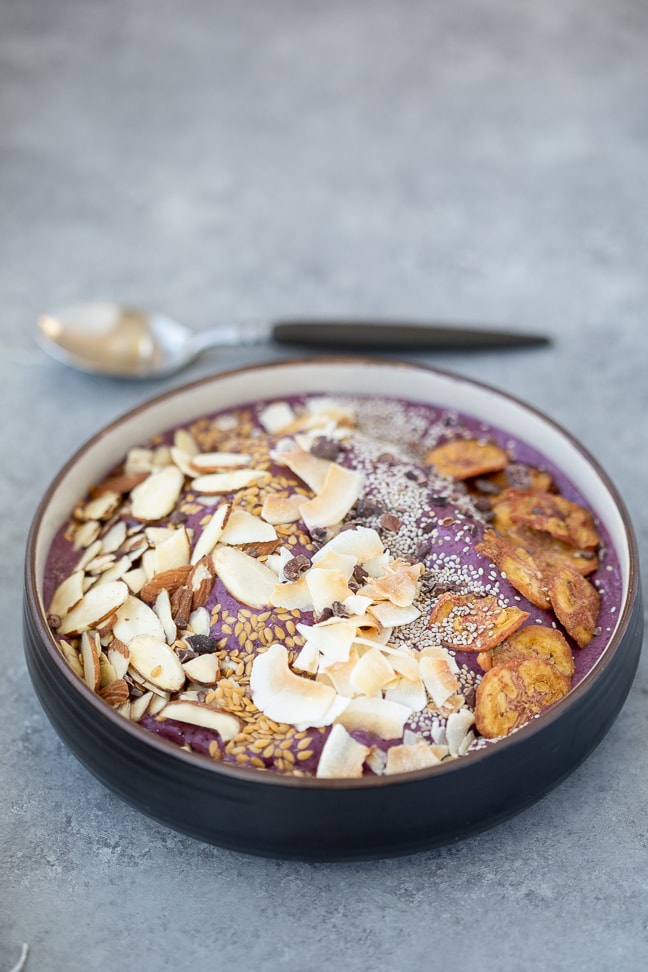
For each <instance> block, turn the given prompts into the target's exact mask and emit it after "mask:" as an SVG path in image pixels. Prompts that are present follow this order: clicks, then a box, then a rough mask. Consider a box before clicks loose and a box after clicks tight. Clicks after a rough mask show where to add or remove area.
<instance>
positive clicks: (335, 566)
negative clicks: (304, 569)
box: [312, 550, 358, 580]
mask: <svg viewBox="0 0 648 972" xmlns="http://www.w3.org/2000/svg"><path fill="white" fill-rule="evenodd" d="M312 563H313V566H315V567H317V569H318V570H341V571H342V573H343V574H344V576H345V577H346V579H347V580H351V577H352V576H353V571H354V570H355V568H356V566H357V564H358V561H357V560H356V559H355V557H354V556H352V555H351V554H343V553H338V552H337V551H335V550H329V551H327V553H326V554H325V555H324V556H323V557H317V555H316V556H315V557H313V560H312Z"/></svg>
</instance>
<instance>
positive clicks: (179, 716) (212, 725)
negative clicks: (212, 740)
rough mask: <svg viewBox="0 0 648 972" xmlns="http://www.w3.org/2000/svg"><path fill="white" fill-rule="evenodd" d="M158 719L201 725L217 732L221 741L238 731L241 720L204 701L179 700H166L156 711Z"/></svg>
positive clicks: (230, 737)
mask: <svg viewBox="0 0 648 972" xmlns="http://www.w3.org/2000/svg"><path fill="white" fill-rule="evenodd" d="M158 718H159V719H173V720H174V721H175V722H185V723H189V724H190V725H192V726H202V728H203V729H211V730H212V732H217V733H218V734H219V736H220V737H221V739H222V740H223V742H228V741H229V740H230V739H233V738H234V736H236V735H237V733H238V732H239V731H240V728H241V721H240V719H237V717H236V716H234V715H232V714H231V713H229V712H223V711H222V710H221V709H215V708H214V707H213V706H211V705H205V703H204V702H191V701H187V700H184V701H182V700H179V701H175V702H168V703H167V704H166V705H165V706H164V708H163V709H161V710H160V712H159V713H158Z"/></svg>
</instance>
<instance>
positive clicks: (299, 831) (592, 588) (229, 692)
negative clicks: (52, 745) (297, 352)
mask: <svg viewBox="0 0 648 972" xmlns="http://www.w3.org/2000/svg"><path fill="white" fill-rule="evenodd" d="M24 629H25V649H26V657H27V662H28V668H29V672H30V675H31V678H32V681H33V684H34V686H35V689H36V692H37V694H38V696H39V699H40V701H41V703H42V705H43V707H44V709H45V711H46V713H47V715H48V717H49V718H50V720H51V722H52V724H53V726H54V727H55V729H56V731H57V732H58V733H59V735H60V736H61V738H62V739H63V741H64V742H65V743H66V745H67V746H68V747H69V748H70V749H71V750H72V751H73V752H74V753H75V754H76V755H77V757H78V758H79V759H80V760H81V761H82V762H83V763H84V764H85V765H86V767H87V768H88V769H89V770H90V771H91V772H92V773H94V774H95V775H96V776H97V777H98V778H99V779H100V780H101V781H102V782H103V783H104V784H106V785H107V786H108V787H110V788H111V789H112V790H113V791H115V792H116V793H118V794H119V795H120V796H121V797H122V798H124V799H125V800H126V801H128V802H129V803H130V804H132V805H133V806H135V807H137V808H138V809H139V810H141V811H143V812H144V813H146V814H148V815H150V816H151V817H153V818H155V819H157V820H158V821H160V822H162V823H164V824H166V825H167V826H170V827H172V828H174V829H176V830H178V831H181V832H183V833H187V834H190V835H192V836H194V837H197V838H199V839H202V840H204V841H207V842H210V843H214V844H218V845H221V846H225V847H229V848H233V849H237V850H241V851H245V852H249V853H255V854H264V855H272V856H277V857H284V858H299V859H312V860H316V859H326V860H336V859H337V860H342V859H351V858H371V857H383V856H389V855H394V854H399V853H407V852H411V851H415V850H417V849H421V848H425V847H433V846H438V845H442V844H446V843H448V842H451V841H454V840H458V839H460V838H462V837H465V836H468V835H469V834H471V833H475V832H478V831H480V830H483V829H485V828H487V827H490V826H492V825H494V824H495V823H497V822H498V821H501V820H503V819H506V818H507V817H510V816H512V815H514V814H515V813H518V812H519V811H521V810H522V809H524V808H525V807H527V806H529V805H530V804H532V803H533V802H534V801H536V800H537V799H539V798H540V797H541V796H542V795H543V794H544V793H546V792H547V791H548V790H550V789H551V788H552V787H554V786H555V785H557V784H558V783H559V782H560V781H561V780H562V779H563V778H564V777H565V776H567V775H568V774H569V773H570V772H571V771H572V770H573V769H575V768H576V766H578V765H579V763H581V762H582V760H583V759H585V758H586V756H587V755H588V754H589V753H590V752H591V751H592V749H593V748H594V747H595V746H596V745H597V744H598V743H599V742H600V740H601V739H602V738H603V736H604V735H605V733H606V732H607V730H608V729H609V727H610V726H611V724H612V722H613V721H614V719H615V718H616V716H617V715H618V713H619V711H620V709H621V707H622V705H623V703H624V701H625V698H626V696H627V694H628V691H629V689H630V686H631V683H632V679H633V677H634V673H635V671H636V667H637V663H638V658H639V653H640V648H641V639H642V613H641V605H640V597H639V579H638V559H637V552H636V544H635V540H634V536H633V532H632V527H631V524H630V522H629V519H628V516H627V513H626V511H625V509H624V507H623V504H622V502H621V500H620V498H619V496H618V495H617V492H616V490H615V488H614V486H613V485H612V483H611V482H610V481H609V479H608V478H607V476H606V475H605V473H604V472H603V471H602V470H601V469H600V468H599V467H598V466H597V464H596V462H595V461H594V460H593V459H592V457H591V456H589V455H588V454H587V452H586V451H585V450H584V449H583V447H582V446H581V445H580V444H579V443H578V442H576V441H575V440H574V439H573V438H572V437H571V436H570V435H569V434H568V433H567V432H565V431H564V430H563V429H561V428H560V427H558V426H557V425H555V424H554V423H552V422H551V421H550V420H548V419H547V418H546V417H545V416H543V415H541V414H540V413H538V412H537V411H536V410H534V409H532V408H530V407H529V406H527V405H525V404H524V403H522V402H520V401H518V400H515V399H513V398H511V397H510V396H507V395H505V394H502V393H501V392H499V391H497V390H495V389H493V388H490V387H487V386H484V385H481V384H479V383H476V382H473V381H469V380H466V379H464V378H460V377H458V376H456V375H452V374H449V373H445V372H441V371H437V370H434V369H430V368H426V367H418V366H415V365H412V364H405V363H401V362H390V361H384V360H380V361H378V360H364V359H357V358H340V359H319V360H316V361H315V360H308V361H296V362H289V363H288V362H284V363H280V364H273V365H268V366H257V367H252V368H247V369H243V370H238V371H234V372H227V373H223V374H219V375H216V376H213V377H210V378H207V379H203V380H201V381H198V382H195V383H192V384H189V385H186V386H183V387H181V388H178V389H175V390H173V391H170V392H167V393H166V394H163V395H161V396H159V397H157V398H155V399H152V400H150V401H149V402H147V403H146V404H144V405H142V406H140V407H138V408H136V409H135V410H133V411H132V412H130V413H128V414H127V415H125V416H124V417H122V418H121V419H119V420H117V421H116V422H114V423H113V424H112V425H110V426H109V427H107V428H106V429H104V430H102V431H101V432H100V433H98V434H97V435H96V436H95V437H94V438H93V439H92V440H91V441H89V442H88V443H87V444H86V445H85V446H84V447H83V448H82V449H80V450H79V451H78V452H77V454H76V455H75V456H74V457H73V458H72V459H71V460H70V461H69V462H68V463H67V465H66V466H65V467H64V468H63V469H62V470H61V472H60V473H59V474H58V476H57V477H56V479H55V480H54V482H53V483H52V484H51V486H50V487H49V489H48V490H47V492H46V494H45V497H44V499H43V501H42V503H41V505H40V507H39V509H38V511H37V513H36V516H35V518H34V522H33V525H32V530H31V533H30V537H29V540H28V546H27V556H26V588H25V611H24Z"/></svg>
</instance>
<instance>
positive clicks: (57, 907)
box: [0, 0, 648, 972]
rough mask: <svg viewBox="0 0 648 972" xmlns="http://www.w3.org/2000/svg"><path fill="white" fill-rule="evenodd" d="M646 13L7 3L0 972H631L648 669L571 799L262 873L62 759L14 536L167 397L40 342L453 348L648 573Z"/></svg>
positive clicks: (487, 6)
mask: <svg viewBox="0 0 648 972" xmlns="http://www.w3.org/2000/svg"><path fill="white" fill-rule="evenodd" d="M647 104H648V6H647V5H646V4H645V3H643V2H642V0H593V2H592V0H589V2H586V0H561V2H554V0H549V2H546V3H543V4H531V3H519V2H516V0H457V2H455V3H452V4H450V3H443V2H441V0H404V2H396V0H375V2H350V0H346V2H343V0H328V2H315V0H311V2H298V0H276V2H266V3H263V2H261V0H253V2H247V3H236V2H235V0H231V2H223V0H192V2H190V3H180V2H173V0H112V2H110V3H107V2H98V0H50V2H47V3H45V2H41V0H2V3H1V4H0V213H1V214H2V220H1V223H0V226H1V232H0V307H1V313H0V335H1V337H0V340H1V342H2V355H1V356H0V385H1V387H2V403H3V415H2V423H1V425H0V436H1V441H2V456H3V475H2V477H1V479H0V491H1V503H2V511H3V513H2V523H3V536H2V543H1V544H0V565H1V577H2V584H1V586H0V595H1V597H2V609H1V610H2V613H1V615H0V616H2V617H3V618H4V636H3V638H2V640H1V642H0V659H1V660H2V671H3V673H4V675H3V678H2V679H1V680H0V732H1V734H2V739H3V746H2V752H1V753H0V972H9V970H10V969H12V968H13V967H14V966H16V965H17V964H19V959H20V955H21V949H22V946H23V943H24V944H27V945H29V954H28V958H27V961H26V964H25V965H24V968H25V969H27V970H28V972H77V970H79V972H81V970H83V972H86V970H88V969H98V970H104V969H106V970H112V969H116V968H120V969H128V970H130V969H133V970H139V969H144V968H155V969H157V970H159V972H165V970H177V969H189V968H191V969H194V970H196V972H203V970H205V972H207V970H214V969H232V968H236V969H240V970H243V972H245V970H255V972H256V970H259V969H268V970H272V972H275V970H277V972H278V970H286V972H301V970H302V969H306V968H308V969H311V970H313V972H315V970H320V969H321V970H324V969H329V968H339V969H344V970H347V969H348V970H350V972H355V970H358V972H359V970H365V969H388V968H389V969H391V968H399V969H406V970H409V969H415V968H418V967H424V968H446V969H448V968H449V969H455V968H473V969H478V970H481V969H484V970H490V969H493V970H495V969H497V970H498V972H517V970H521V969H524V970H525V972H533V970H541V969H546V968H548V967H551V966H553V967H555V968H556V969H559V970H577V969H578V970H580V969H588V970H590V972H605V970H609V969H612V968H624V969H626V970H632V972H634V970H639V969H643V968H645V967H646V962H647V961H648V813H647V805H648V755H647V750H646V749H644V742H645V740H646V738H647V735H648V706H647V694H648V661H647V660H646V658H645V657H644V658H643V659H642V661H641V663H640V668H639V672H638V675H637V678H636V680H635V682H634V685H633V688H632V690H631V692H630V695H629V698H628V700H627V703H626V705H625V707H624V709H623V711H622V712H621V715H620V716H619V718H618V719H617V721H616V722H615V724H614V725H613V727H612V729H611V730H610V732H609V733H608V735H607V736H606V737H605V739H604V741H603V742H602V744H601V745H600V746H599V747H598V749H597V750H596V751H595V752H594V753H593V754H592V755H591V757H590V758H589V759H588V760H587V761H586V763H585V764H584V765H582V766H581V767H580V768H579V769H578V770H577V771H576V772H575V773H573V775H572V776H570V778H569V779H567V780H566V781H565V782H564V783H563V784H562V785H561V786H559V787H558V788H557V789H556V790H555V791H554V792H552V793H551V794H550V795H548V796H547V797H545V798H544V799H543V800H541V801H540V802H539V803H538V804H536V805H535V806H533V807H532V808H531V809H529V810H527V811H526V812H524V813H522V814H521V815H519V816H518V817H516V818H515V819H513V820H511V821H510V822H508V823H505V824H502V825H500V826H498V827H496V828H495V829H493V830H490V831H489V832H487V833H486V834H484V835H482V836H480V837H475V838H471V839H469V840H466V841H465V842H462V843H459V844H456V845H453V846H451V847H448V848H445V849H442V850H437V851H433V852H425V853H420V854H417V855H413V856H410V857H407V858H401V859H395V860H386V861H376V862H371V863H349V864H335V865H327V864H301V863H286V862H277V861H273V860H265V859H257V858H253V857H248V856H245V855H241V854H237V853H232V852H229V851H224V850H221V849H218V848H214V847H209V846H205V845H203V844H201V843H199V842H196V841H193V840H191V839H189V838H185V837H182V836H178V835H176V834H175V833H173V832H171V831H168V830H166V829H164V828H163V827H161V826H159V825H157V824H155V823H153V822H151V821H150V820H148V819H146V818H144V817H143V816H141V815H140V814H138V813H137V812H135V811H134V810H131V809H130V808H129V807H127V806H126V805H124V804H123V803H122V802H121V801H120V800H119V799H118V798H117V797H115V796H113V795H112V794H111V793H109V792H107V791H106V790H105V789H104V788H103V787H102V786H101V785H100V784H99V783H97V782H96V781H95V780H94V778H93V777H91V776H90V775H89V774H88V772H86V771H85V769H83V768H82V767H81V765H80V764H79V763H77V761H76V760H75V758H74V757H73V756H72V755H70V753H69V752H68V751H67V750H66V749H65V748H64V746H63V745H62V743H61V742H60V741H59V739H58V737H57V736H56V735H55V733H54V731H53V729H52V728H51V726H50V724H49V723H48V721H47V719H46V717H45V715H44V713H43V712H42V710H41V709H40V707H39V704H38V702H37V700H36V697H35V694H34V691H33V689H32V687H31V684H30V682H29V679H28V676H27V672H26V668H25V663H24V660H23V652H22V643H21V620H20V615H21V591H22V578H21V571H22V557H23V550H24V544H25V539H26V535H27V531H28V528H29V524H30V521H31V518H32V515H33V513H34V510H35V508H36V505H37V503H38V501H39V499H40V496H41V495H42V492H43V490H44V489H45V487H46V485H47V483H48V482H49V480H50V479H51V478H52V477H53V475H54V473H55V472H56V471H57V470H58V468H59V466H60V465H61V464H62V463H63V461H64V460H65V459H66V458H67V457H68V456H69V455H70V454H71V453H72V452H73V451H74V450H75V449H76V448H77V447H78V446H79V445H80V444H81V443H82V442H83V441H84V440H85V439H86V438H87V437H88V436H90V435H91V434H93V433H94V432H95V431H96V430H97V429H98V428H100V427H101V426H103V425H104V424H106V423H107V422H108V421H109V420H111V419H112V418H113V417H115V416H117V415H118V414H120V413H121V412H123V411H125V410H126V409H128V408H129V407H131V406H132V405H135V404H136V403H138V402H140V401H142V400H144V399H145V398H147V397H148V396H150V395H151V394H153V393H154V392H158V391H160V390H162V389H163V388H167V387H172V386H173V385H175V384H179V383H180V382H181V381H182V380H184V378H192V377H197V376H200V375H203V374H208V373H210V372H212V371H213V370H215V369H221V368H227V367H230V366H233V365H238V364H241V363H248V362H249V363H251V362H255V361H260V360H271V359H276V358H281V357H286V356H289V355H290V352H289V351H286V350H285V349H284V350H281V349H278V348H247V349H246V348H235V349H231V350H229V351H227V352H224V353H222V355H221V356H220V357H216V356H215V355H207V356H205V357H203V358H202V359H201V360H200V361H199V362H197V363H196V364H195V365H194V366H193V367H192V368H190V369H189V371H188V372H187V373H186V375H184V376H182V377H176V378H174V379H169V380H167V381H159V382H156V383H154V384H136V383H129V382H126V381H116V380H110V379H98V378H93V377H90V376H88V375H83V374H80V373H75V372H72V371H70V370H67V369H65V368H64V367H62V366H60V365H58V364H56V363H54V362H53V361H50V360H48V359H46V358H45V356H44V355H43V354H42V353H41V352H40V351H39V350H38V349H37V347H36V346H35V344H34V340H33V331H32V327H33V322H34V319H35V317H36V315H37V314H38V312H39V311H41V310H42V309H43V308H46V307H51V306H57V305H60V304H64V303H67V302H70V301H74V300H77V299H81V298H83V297H94V296H115V297H120V298H123V299H128V300H132V301H137V302H142V303H144V304H150V305H154V306H156V307H158V308H160V309H163V310H165V311H167V312H168V313H170V314H172V315H176V316H178V317H179V318H181V319H183V320H185V321H186V322H187V323H189V324H190V325H192V326H193V327H196V328H200V327H204V326H212V325H215V324H217V323H218V322H226V323H231V322H232V321H235V320H245V321H247V320H265V319H269V318H271V317H274V316H277V315H287V314H301V313H306V312H312V313H317V314H320V315H322V314H334V313H338V314H357V315H363V316H369V315H380V316H383V317H385V316H394V315H402V316H408V317H414V318H430V317H443V318H447V319H449V320H452V321H471V322H478V323H483V324H489V323H491V324H509V323H510V324H511V326H512V327H519V328H520V329H528V330H539V331H546V332H547V333H549V334H551V335H552V336H553V337H554V338H555V341H554V344H553V345H552V346H551V347H550V348H547V349H542V350H536V351H527V352H521V351H520V352H514V353H508V354H501V353H500V354H496V353H483V354H474V355H472V356H469V355H459V354H447V355H444V356H440V355H439V356H436V357H435V356H432V355H428V356H425V357H423V358H422V360H425V361H428V362H431V363H435V364H441V365H444V366H446V367H447V368H449V369H451V370H453V371H457V372H460V373H462V374H465V375H469V376H474V377H478V378H480V379H482V380H484V381H487V382H489V383H493V384H496V385H499V386H501V387H502V388H504V389H505V390H506V391H508V392H511V393H513V394H515V395H518V396H521V397H523V398H525V399H526V400H527V401H529V402H531V403H532V404H533V405H535V406H537V407H539V408H540V409H542V410H543V411H545V412H546V413H547V414H549V415H550V416H551V417H552V418H554V419H555V420H557V421H558V422H559V423H561V424H562V425H564V426H566V427H567V428H568V429H569V430H570V431H571V432H572V433H574V434H575V435H576V436H577V437H579V438H580V439H581V441H582V442H583V443H584V445H585V446H586V447H587V448H588V449H589V450H590V451H591V452H592V453H593V454H594V455H595V456H596V458H597V459H598V460H599V462H600V463H601V464H602V465H603V467H604V468H605V469H606V470H607V472H608V473H609V474H610V476H611V477H612V479H613V480H614V482H615V483H616V485H617V487H618V489H619V490H620V492H621V494H622V496H623V498H624V500H625V502H626V503H627V506H628V508H629V511H630V514H631V516H632V519H633V522H634V524H635V529H636V532H637V537H638V541H639V546H640V550H641V552H642V555H643V554H644V553H645V548H646V541H647V539H648V512H647V508H648V504H647V503H646V489H645V476H646V471H647V467H646V455H647V454H648V438H647V434H646V420H645V415H646V408H647V407H648V391H647V389H648V383H647V382H646V365H647V363H648V361H647V359H648V309H647V308H648V266H647V256H648V120H647V119H648V116H647V114H646V105H647Z"/></svg>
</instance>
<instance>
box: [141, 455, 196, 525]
mask: <svg viewBox="0 0 648 972" xmlns="http://www.w3.org/2000/svg"><path fill="white" fill-rule="evenodd" d="M183 484H184V475H183V473H182V472H181V471H180V470H179V469H178V468H177V466H163V467H162V468H161V469H156V470H154V471H153V472H152V473H151V475H150V476H148V477H147V478H146V479H145V480H144V481H143V482H141V483H140V484H139V485H138V486H136V487H135V488H134V489H133V490H131V494H130V497H131V513H132V515H133V516H134V518H135V519H136V520H144V521H148V522H151V521H155V520H161V519H162V517H165V516H168V515H169V513H171V511H172V510H173V508H174V506H175V504H176V502H177V500H178V497H179V496H180V493H181V491H182V486H183Z"/></svg>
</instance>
